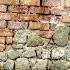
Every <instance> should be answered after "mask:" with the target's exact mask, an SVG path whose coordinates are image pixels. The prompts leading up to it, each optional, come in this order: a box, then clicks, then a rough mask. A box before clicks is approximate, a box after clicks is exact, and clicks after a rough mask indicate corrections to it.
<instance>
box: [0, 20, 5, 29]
mask: <svg viewBox="0 0 70 70" xmlns="http://www.w3.org/2000/svg"><path fill="white" fill-rule="evenodd" d="M0 28H6V21H5V20H0Z"/></svg>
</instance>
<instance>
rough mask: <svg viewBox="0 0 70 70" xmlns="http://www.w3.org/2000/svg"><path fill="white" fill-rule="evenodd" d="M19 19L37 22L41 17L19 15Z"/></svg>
mask: <svg viewBox="0 0 70 70" xmlns="http://www.w3.org/2000/svg"><path fill="white" fill-rule="evenodd" d="M18 17H19V19H18V20H31V21H37V20H38V17H39V16H38V15H36V14H18Z"/></svg>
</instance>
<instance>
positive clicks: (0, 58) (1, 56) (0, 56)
mask: <svg viewBox="0 0 70 70" xmlns="http://www.w3.org/2000/svg"><path fill="white" fill-rule="evenodd" d="M6 60H7V54H6V52H0V61H6Z"/></svg>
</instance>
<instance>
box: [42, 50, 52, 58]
mask: <svg viewBox="0 0 70 70" xmlns="http://www.w3.org/2000/svg"><path fill="white" fill-rule="evenodd" d="M50 53H51V50H50V49H42V59H47V58H50Z"/></svg>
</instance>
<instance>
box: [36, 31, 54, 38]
mask: <svg viewBox="0 0 70 70" xmlns="http://www.w3.org/2000/svg"><path fill="white" fill-rule="evenodd" d="M36 33H37V35H39V36H40V37H43V38H51V37H52V35H53V32H52V31H51V30H49V31H36Z"/></svg>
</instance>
